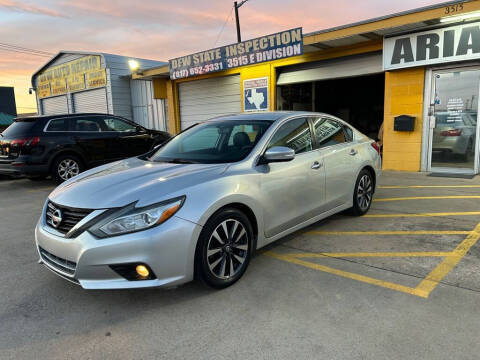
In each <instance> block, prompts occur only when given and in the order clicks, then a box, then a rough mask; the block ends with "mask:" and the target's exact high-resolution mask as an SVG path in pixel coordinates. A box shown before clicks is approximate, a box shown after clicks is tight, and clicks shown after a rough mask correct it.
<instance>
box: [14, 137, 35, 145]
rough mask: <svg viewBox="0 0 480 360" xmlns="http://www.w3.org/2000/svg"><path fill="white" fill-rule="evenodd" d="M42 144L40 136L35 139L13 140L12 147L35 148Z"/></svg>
mask: <svg viewBox="0 0 480 360" xmlns="http://www.w3.org/2000/svg"><path fill="white" fill-rule="evenodd" d="M39 142H40V137H39V136H34V137H27V138H23V139H13V140H12V141H11V142H10V145H11V146H20V147H23V146H35V145H37V144H38V143H39Z"/></svg>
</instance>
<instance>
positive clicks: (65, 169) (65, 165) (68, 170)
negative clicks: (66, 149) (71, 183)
mask: <svg viewBox="0 0 480 360" xmlns="http://www.w3.org/2000/svg"><path fill="white" fill-rule="evenodd" d="M57 172H58V176H60V178H61V179H62V180H68V179H70V178H72V177H74V176H76V175H78V174H79V173H80V166H79V165H78V163H77V162H76V161H75V160H72V159H64V160H62V161H61V162H60V163H59V164H58V168H57Z"/></svg>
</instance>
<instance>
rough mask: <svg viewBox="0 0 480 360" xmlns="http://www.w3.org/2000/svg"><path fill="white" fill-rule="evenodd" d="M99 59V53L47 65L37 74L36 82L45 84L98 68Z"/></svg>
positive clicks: (99, 66) (99, 65) (99, 64)
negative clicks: (63, 62) (50, 65)
mask: <svg viewBox="0 0 480 360" xmlns="http://www.w3.org/2000/svg"><path fill="white" fill-rule="evenodd" d="M100 68H101V61H100V56H99V55H90V56H84V57H81V58H80V59H77V60H73V61H69V62H67V63H65V64H61V65H56V66H52V67H49V68H47V69H45V70H44V71H42V72H41V73H40V74H39V75H38V80H37V83H38V84H45V83H47V82H51V81H53V80H59V79H65V78H66V77H68V76H72V75H80V74H83V73H86V72H88V71H92V70H99V69H100Z"/></svg>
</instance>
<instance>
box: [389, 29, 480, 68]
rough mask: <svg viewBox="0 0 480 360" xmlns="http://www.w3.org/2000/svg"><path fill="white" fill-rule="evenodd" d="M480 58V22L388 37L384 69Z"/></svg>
mask: <svg viewBox="0 0 480 360" xmlns="http://www.w3.org/2000/svg"><path fill="white" fill-rule="evenodd" d="M478 58H480V22H477V23H470V24H465V25H458V26H451V27H447V28H442V29H435V30H431V31H424V32H421V33H416V34H409V35H403V36H397V37H392V38H385V39H384V41H383V68H384V70H393V69H400V68H407V67H412V66H423V65H431V64H439V63H446V62H453V61H462V60H472V59H478Z"/></svg>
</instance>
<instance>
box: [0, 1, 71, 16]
mask: <svg viewBox="0 0 480 360" xmlns="http://www.w3.org/2000/svg"><path fill="white" fill-rule="evenodd" d="M0 7H2V8H4V9H7V10H11V11H15V12H21V13H30V14H36V15H47V16H53V17H65V15H63V14H61V13H60V12H58V11H55V10H50V9H47V8H41V7H37V6H34V5H29V4H24V3H19V2H18V1H14V0H0Z"/></svg>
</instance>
